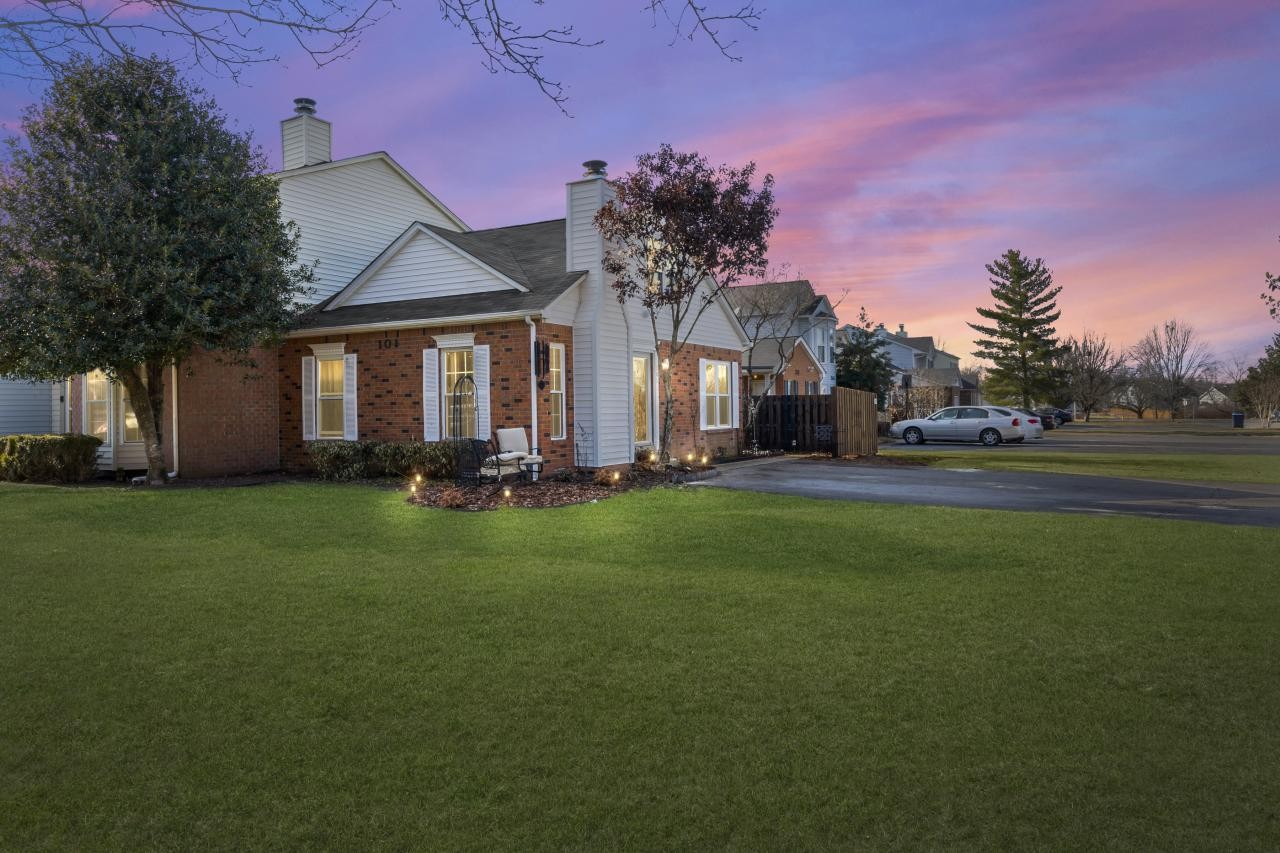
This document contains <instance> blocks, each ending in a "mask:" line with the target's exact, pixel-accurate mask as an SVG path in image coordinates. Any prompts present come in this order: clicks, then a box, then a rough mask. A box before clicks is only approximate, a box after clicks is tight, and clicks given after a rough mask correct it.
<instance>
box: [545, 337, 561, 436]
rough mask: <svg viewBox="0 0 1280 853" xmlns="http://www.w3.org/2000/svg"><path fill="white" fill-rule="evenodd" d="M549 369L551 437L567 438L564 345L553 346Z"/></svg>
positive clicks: (548, 389) (548, 390) (548, 388)
mask: <svg viewBox="0 0 1280 853" xmlns="http://www.w3.org/2000/svg"><path fill="white" fill-rule="evenodd" d="M550 355H551V363H550V364H549V365H548V368H547V393H549V394H550V395H551V437H552V438H553V439H557V440H559V439H562V438H564V437H565V399H564V344H552V345H551V349H550Z"/></svg>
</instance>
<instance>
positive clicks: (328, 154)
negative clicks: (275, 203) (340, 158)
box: [280, 98, 333, 170]
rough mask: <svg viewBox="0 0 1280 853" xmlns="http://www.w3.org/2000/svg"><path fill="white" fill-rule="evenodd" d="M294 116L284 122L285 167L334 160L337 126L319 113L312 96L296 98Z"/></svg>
mask: <svg viewBox="0 0 1280 853" xmlns="http://www.w3.org/2000/svg"><path fill="white" fill-rule="evenodd" d="M293 112H294V116H293V117H292V118H287V119H285V120H284V121H282V122H280V150H281V151H282V152H283V153H284V168H285V169H286V170H288V169H301V168H302V167H303V166H314V165H315V164H317V163H328V162H329V161H330V160H332V159H333V154H332V148H333V126H332V125H330V124H329V122H327V121H325V120H324V119H322V118H318V117H317V116H316V102H315V101H314V100H312V99H311V98H294V99H293Z"/></svg>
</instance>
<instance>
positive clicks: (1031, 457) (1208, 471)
mask: <svg viewBox="0 0 1280 853" xmlns="http://www.w3.org/2000/svg"><path fill="white" fill-rule="evenodd" d="M1276 449H1277V454H1276V455H1275V456H1266V455H1262V454H1251V455H1250V454H1238V455H1230V454H1222V453H1066V452H1055V451H1051V450H1039V449H1030V448H1027V449H1025V450H1024V448H997V449H994V450H993V449H990V448H988V449H984V450H944V449H940V450H938V451H936V452H934V451H929V452H925V453H921V452H919V451H913V450H891V449H882V450H881V451H880V453H881V454H882V455H884V456H892V457H895V458H903V459H916V460H918V461H920V462H921V463H923V464H928V465H932V466H934V467H935V468H985V469H990V470H998V471H1047V472H1053V473H1060V474H1103V475H1105V476H1108V477H1139V478H1146V479H1151V480H1191V481H1202V482H1229V483H1280V447H1277V448H1276Z"/></svg>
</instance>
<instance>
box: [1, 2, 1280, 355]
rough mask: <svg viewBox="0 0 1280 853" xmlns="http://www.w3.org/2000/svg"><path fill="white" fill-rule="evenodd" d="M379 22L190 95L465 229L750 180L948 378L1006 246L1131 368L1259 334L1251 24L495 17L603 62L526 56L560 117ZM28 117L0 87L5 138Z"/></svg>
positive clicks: (1235, 11) (1262, 170)
mask: <svg viewBox="0 0 1280 853" xmlns="http://www.w3.org/2000/svg"><path fill="white" fill-rule="evenodd" d="M708 2H710V3H713V4H714V3H717V2H720V0H708ZM403 5H405V6H410V5H412V6H413V7H415V10H414V11H410V10H403V9H402V10H400V11H397V12H394V13H392V15H391V16H390V18H389V19H388V20H386V21H384V22H383V23H381V24H379V25H378V26H377V27H376V28H374V29H373V30H372V31H371V32H370V34H369V36H368V37H367V39H366V40H365V42H364V44H363V45H362V46H361V47H360V48H359V49H358V51H356V52H355V54H354V55H353V56H352V57H351V58H350V59H349V60H346V61H344V62H341V63H339V64H337V65H334V66H330V67H328V68H325V69H322V70H316V69H315V68H314V67H313V66H312V65H310V63H309V60H308V59H307V58H306V57H305V55H300V54H299V53H298V52H297V51H296V50H294V49H292V48H290V46H289V45H287V44H285V43H283V42H282V43H281V45H280V50H281V52H282V55H283V59H284V63H283V65H266V66H261V67H259V68H256V69H254V70H252V71H250V72H249V73H248V74H247V76H246V78H245V83H246V84H247V85H239V86H237V85H234V84H232V83H231V82H229V81H227V80H219V79H214V78H210V77H207V76H203V75H200V74H199V73H194V74H193V76H196V77H197V79H199V80H200V81H201V82H202V83H204V84H205V85H206V86H207V87H208V88H210V90H211V91H212V92H213V93H214V94H215V95H216V96H217V98H218V100H219V102H220V103H221V104H222V105H223V107H224V108H225V109H226V111H227V112H228V113H229V114H230V115H231V116H232V117H233V118H234V120H235V121H236V123H237V125H238V126H239V127H240V128H241V129H247V130H251V131H252V132H253V133H254V134H255V136H256V137H257V138H258V140H259V141H260V143H261V144H262V145H263V147H264V148H265V149H266V150H267V152H268V154H269V156H270V158H271V160H272V162H273V163H278V162H279V141H278V138H277V137H278V132H279V131H278V124H277V122H278V121H279V120H280V119H282V118H285V117H286V116H287V115H288V114H289V110H290V106H291V99H292V98H294V97H296V96H302V95H305V96H309V97H313V98H315V99H316V100H317V101H318V102H319V114H320V115H321V116H322V117H324V118H327V119H329V120H330V121H332V122H333V123H334V156H335V157H341V156H349V155H354V154H360V153H364V152H367V151H370V150H377V149H383V150H386V151H388V152H390V153H391V154H392V156H394V157H395V158H396V159H398V160H399V161H400V162H401V163H403V164H404V165H405V166H406V167H408V168H409V170H410V171H412V172H413V173H414V174H415V175H416V176H417V177H418V178H419V179H420V180H421V181H422V182H423V183H424V184H426V185H427V187H428V188H430V189H431V190H432V191H433V192H434V193H435V194H436V195H438V196H440V197H441V198H442V199H443V200H444V201H445V202H446V203H447V204H448V205H450V207H452V208H453V210H454V211H455V212H457V213H458V214H459V215H460V216H462V217H463V219H465V220H466V221H467V223H468V224H470V225H471V226H472V227H478V228H481V227H489V226H496V225H506V224H512V223H518V222H525V221H532V220H538V219H548V218H553V217H559V216H562V215H563V205H564V190H563V184H564V182H565V181H567V180H571V179H573V178H575V177H577V176H578V175H580V173H581V171H582V170H581V167H580V165H579V164H580V163H581V162H582V161H583V160H586V159H590V158H600V159H604V160H607V161H609V163H610V172H611V173H612V174H615V175H617V174H620V173H621V172H622V171H624V170H626V169H627V168H628V166H629V165H631V163H632V162H633V158H634V156H635V155H636V154H637V153H639V152H642V151H647V150H652V149H653V148H655V147H656V146H657V145H658V144H659V143H662V142H671V143H672V144H673V145H675V146H676V147H677V148H686V149H697V150H699V151H702V152H704V153H705V154H707V155H708V156H709V157H710V158H711V159H712V160H713V161H716V162H729V163H735V164H736V163H741V162H743V161H745V160H748V159H750V160H755V161H756V162H757V163H758V164H759V166H760V168H761V169H762V170H765V171H769V172H772V173H773V174H774V175H775V177H776V179H777V182H778V201H779V206H780V208H781V210H782V215H781V218H780V220H779V223H778V227H777V229H776V231H775V234H774V236H773V240H772V249H771V253H770V255H771V262H772V263H773V264H774V265H781V264H789V265H790V266H791V268H792V269H793V270H797V271H798V272H799V273H800V274H801V275H803V276H804V277H807V278H809V279H810V280H812V281H813V283H814V284H815V285H816V286H817V287H818V288H819V289H820V290H821V291H823V292H826V293H828V294H831V295H832V296H833V298H838V297H839V295H840V294H842V293H844V292H845V291H847V292H848V295H847V297H846V298H845V301H844V303H843V305H842V306H841V309H840V312H841V314H842V317H843V318H844V319H852V318H853V316H854V315H855V314H856V312H857V308H858V306H859V305H862V304H865V305H866V307H867V309H868V311H869V312H870V314H871V315H872V317H873V318H874V319H876V320H880V321H882V322H884V323H886V324H887V325H889V326H891V327H896V325H897V324H898V323H906V325H907V328H908V330H909V331H910V332H911V333H912V334H933V335H935V336H937V337H939V338H941V339H943V340H944V341H945V342H946V344H947V346H948V348H949V349H950V350H952V351H953V352H956V353H957V354H960V355H961V356H963V357H966V358H967V357H968V354H969V351H970V349H971V348H972V343H971V342H972V337H973V335H972V333H971V332H970V331H969V330H968V329H967V327H966V326H965V321H966V320H969V319H973V318H974V316H975V315H974V312H973V309H974V306H975V305H978V304H986V303H987V302H988V301H989V295H988V293H987V288H988V285H987V281H986V274H985V271H984V269H983V264H984V263H986V262H988V261H989V260H991V259H992V258H994V257H995V256H996V255H997V254H999V253H1001V252H1003V251H1004V250H1006V249H1008V248H1020V249H1022V250H1023V251H1024V252H1026V253H1027V254H1029V255H1032V256H1038V257H1043V258H1044V259H1045V261H1046V262H1047V263H1048V264H1049V266H1050V267H1051V268H1052V270H1053V272H1054V275H1055V279H1056V281H1057V283H1058V284H1060V285H1062V286H1063V293H1062V297H1061V299H1060V303H1059V304H1060V307H1061V308H1062V311H1063V317H1062V320H1061V322H1060V324H1059V329H1060V331H1061V332H1062V333H1064V334H1067V333H1079V332H1080V331H1082V330H1084V329H1086V328H1087V329H1093V330H1097V331H1101V332H1105V333H1107V334H1108V335H1110V336H1111V337H1112V338H1113V339H1114V340H1116V341H1117V342H1119V343H1122V344H1129V343H1132V342H1133V341H1134V340H1135V339H1136V338H1137V337H1138V336H1139V335H1140V334H1141V333H1142V332H1143V331H1145V329H1147V328H1149V327H1150V326H1151V325H1152V324H1153V323H1156V322H1158V321H1161V320H1164V319H1166V318H1175V317H1176V318H1179V319H1183V320H1187V321H1190V322H1191V323H1193V324H1194V325H1195V326H1196V327H1197V328H1198V329H1199V330H1200V331H1201V332H1202V333H1203V334H1204V335H1205V337H1206V338H1207V339H1208V340H1209V341H1210V343H1211V344H1212V346H1213V347H1214V349H1215V351H1216V353H1217V354H1218V355H1219V357H1220V358H1222V359H1223V360H1227V359H1229V358H1231V357H1232V356H1236V355H1242V356H1243V355H1249V356H1254V357H1256V355H1258V354H1259V353H1260V350H1261V347H1262V344H1263V343H1264V342H1265V341H1266V340H1268V339H1269V338H1270V337H1271V335H1272V334H1274V332H1275V330H1276V329H1277V325H1276V323H1275V322H1274V321H1273V320H1272V319H1271V318H1269V317H1268V316H1267V314H1266V311H1265V309H1264V306H1263V305H1262V303H1261V301H1260V300H1259V298H1258V295H1259V293H1260V291H1261V290H1262V289H1263V272H1264V271H1265V270H1267V269H1271V270H1273V271H1280V242H1277V238H1278V237H1280V58H1278V57H1280V54H1278V53H1277V50H1276V46H1277V45H1278V44H1280V3H1277V2H1276V0H1215V2H1206V0H1131V2H1125V0H1078V2H1073V3H1070V4H1067V3H1062V2H1038V3H1037V2H1027V0H1017V2H992V1H991V0H969V2H964V3H959V2H943V0H935V2H910V0H907V1H906V2H903V0H896V2H850V0H828V2H819V0H775V2H773V3H762V4H761V5H764V6H766V11H765V14H764V18H763V20H762V21H761V23H760V29H759V31H758V32H749V31H734V33H733V34H734V35H735V36H736V37H738V38H739V39H740V43H739V44H738V45H737V47H736V48H735V50H736V51H738V52H740V54H741V56H742V58H743V61H742V62H736V63H735V62H729V61H727V60H725V59H724V58H723V57H722V56H720V55H719V54H718V53H717V52H716V51H715V50H714V49H713V48H712V47H711V45H710V44H708V43H706V42H705V41H695V42H693V43H689V42H683V41H682V42H679V43H676V44H671V34H670V31H669V29H667V28H666V27H665V26H663V25H660V26H658V27H657V28H654V27H653V26H652V21H651V19H650V18H649V17H648V16H647V15H646V14H645V13H644V12H642V11H640V10H639V7H641V6H642V5H643V4H642V3H641V2H640V0H635V2H613V0H610V2H590V0H575V1H574V2H570V0H548V2H547V3H546V5H545V6H543V7H533V6H532V4H527V5H529V6H530V8H529V9H528V10H526V9H525V6H526V4H523V3H510V4H508V7H509V9H510V13H511V14H513V15H516V14H518V15H526V14H527V16H528V17H527V20H528V21H529V24H530V28H533V27H534V26H537V25H539V24H559V23H564V22H573V23H574V24H575V25H576V26H577V29H578V31H579V32H580V33H581V35H583V36H584V37H585V38H588V39H592V38H599V39H604V42H605V43H604V44H603V45H601V46H598V47H593V48H572V47H565V48H563V49H559V50H556V51H554V52H552V53H550V54H549V56H548V59H547V70H548V73H549V74H550V75H551V76H553V77H556V78H559V79H561V80H562V81H563V82H564V83H565V84H566V87H567V90H568V93H569V96H570V98H571V101H570V103H569V105H568V107H569V110H570V111H571V112H572V113H573V117H572V118H568V117H566V116H564V115H562V114H561V113H560V112H559V111H557V110H556V109H555V107H554V106H553V105H552V104H551V103H550V102H549V101H548V100H547V99H546V98H544V97H543V96H542V95H541V94H539V93H538V91H537V90H536V89H535V88H534V87H533V86H532V85H531V84H530V83H529V82H528V81H526V80H524V79H521V78H517V77H511V76H503V75H491V74H489V73H487V72H486V71H485V70H484V69H483V68H482V67H481V66H480V61H479V55H478V52H477V50H476V49H475V48H474V47H472V46H471V45H470V44H469V43H468V42H467V39H466V38H465V37H464V36H463V35H462V34H461V33H459V32H457V31H455V30H453V29H452V28H450V27H448V26H447V25H445V24H443V23H441V21H440V20H439V16H438V14H437V13H436V12H435V11H434V10H435V4H434V3H430V2H422V3H412V4H410V3H405V4H403ZM729 5H732V0H725V2H724V7H725V8H727V7H728V6H729ZM419 7H420V8H419ZM37 94H38V91H37V90H35V89H32V88H31V87H29V86H28V85H27V84H23V83H18V82H12V81H10V82H7V83H5V84H4V88H3V90H2V91H0V115H3V116H4V117H6V123H7V124H8V125H9V126H10V127H11V128H12V127H15V126H16V123H15V119H16V117H17V116H18V115H19V114H20V110H21V108H22V106H23V105H24V104H25V103H27V102H29V101H31V100H32V99H33V98H34V97H35V96H36V95H37Z"/></svg>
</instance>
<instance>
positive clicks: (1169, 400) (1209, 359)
mask: <svg viewBox="0 0 1280 853" xmlns="http://www.w3.org/2000/svg"><path fill="white" fill-rule="evenodd" d="M1132 358H1133V360H1134V362H1135V363H1136V365H1137V370H1138V373H1139V375H1140V376H1143V377H1146V378H1148V379H1149V381H1151V382H1153V383H1154V388H1155V397H1156V400H1157V401H1158V402H1159V403H1161V404H1163V405H1164V406H1166V407H1167V408H1168V410H1169V413H1170V415H1173V414H1176V413H1177V412H1179V411H1180V410H1181V409H1182V401H1183V399H1184V398H1185V397H1186V396H1187V394H1189V393H1192V389H1191V381H1192V380H1193V379H1195V378H1196V377H1197V376H1199V375H1200V374H1201V373H1203V372H1205V371H1206V370H1208V369H1209V368H1210V367H1212V366H1213V364H1214V360H1213V356H1212V355H1211V354H1210V352H1209V348H1208V347H1207V346H1205V344H1204V343H1203V342H1202V341H1201V340H1200V338H1199V337H1198V336H1197V335H1196V330H1195V329H1194V328H1193V327H1192V326H1190V325H1188V324H1187V323H1183V322H1180V321H1178V320H1166V321H1165V322H1164V323H1163V324H1161V325H1159V326H1153V327H1152V329H1151V331H1149V332H1147V334H1146V335H1145V336H1144V337H1143V338H1142V340H1140V341H1138V343H1137V344H1136V345H1135V346H1134V348H1133V353H1132Z"/></svg>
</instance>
